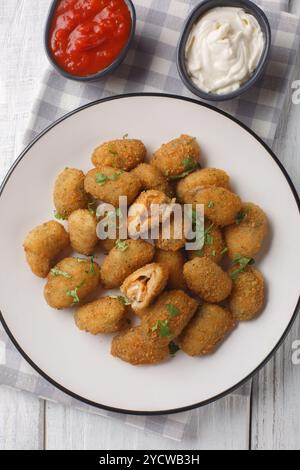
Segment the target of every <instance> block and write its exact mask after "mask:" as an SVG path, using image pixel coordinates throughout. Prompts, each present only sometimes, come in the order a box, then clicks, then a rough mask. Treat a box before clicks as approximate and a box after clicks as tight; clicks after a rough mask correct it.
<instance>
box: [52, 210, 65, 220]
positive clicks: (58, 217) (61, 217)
mask: <svg viewBox="0 0 300 470" xmlns="http://www.w3.org/2000/svg"><path fill="white" fill-rule="evenodd" d="M54 217H55V218H56V219H57V220H67V217H66V216H65V215H62V214H60V213H59V212H58V211H54Z"/></svg>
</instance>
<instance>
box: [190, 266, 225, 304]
mask: <svg viewBox="0 0 300 470" xmlns="http://www.w3.org/2000/svg"><path fill="white" fill-rule="evenodd" d="M183 274H184V277H185V280H186V283H187V286H188V288H189V289H190V290H191V292H193V293H194V294H197V295H199V296H200V297H201V298H202V299H203V300H204V301H205V302H211V303H217V302H222V301H223V300H225V299H227V297H229V295H230V293H231V290H232V280H231V279H230V277H229V276H228V274H227V273H225V272H224V271H223V270H222V269H221V268H220V266H218V265H217V264H216V263H214V262H213V261H212V260H211V259H210V258H206V257H205V258H195V259H193V260H192V261H188V262H187V263H186V264H185V265H184V268H183Z"/></svg>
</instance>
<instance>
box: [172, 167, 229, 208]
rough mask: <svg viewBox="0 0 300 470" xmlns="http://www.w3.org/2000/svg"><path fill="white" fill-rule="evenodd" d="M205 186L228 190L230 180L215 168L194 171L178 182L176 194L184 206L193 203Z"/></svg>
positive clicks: (224, 173)
mask: <svg viewBox="0 0 300 470" xmlns="http://www.w3.org/2000/svg"><path fill="white" fill-rule="evenodd" d="M207 186H217V187H221V188H225V189H230V178H229V176H228V175H227V173H226V172H225V171H223V170H219V169H217V168H203V169H202V170H198V171H195V172H194V173H191V174H190V175H188V176H186V178H183V179H182V180H181V181H179V182H178V184H177V188H176V192H177V196H178V198H179V200H180V201H181V202H182V203H184V204H189V203H192V202H193V198H194V197H195V195H196V194H197V193H198V192H199V191H201V190H202V189H203V188H205V187H207Z"/></svg>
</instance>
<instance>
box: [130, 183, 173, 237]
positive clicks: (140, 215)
mask: <svg viewBox="0 0 300 470" xmlns="http://www.w3.org/2000/svg"><path fill="white" fill-rule="evenodd" d="M154 205H156V206H161V207H157V209H159V213H158V214H157V217H155V218H153V217H152V213H151V208H152V206H154ZM171 212H172V200H171V199H170V198H169V197H168V196H166V194H165V193H163V192H161V191H157V190H153V189H152V190H149V191H144V192H142V193H141V194H140V195H139V197H138V198H137V199H136V200H135V202H134V203H133V204H132V206H131V207H130V208H129V212H128V231H129V234H130V236H131V237H132V238H134V236H135V235H136V234H137V233H138V234H139V233H144V232H145V231H149V230H150V228H151V227H154V226H155V225H156V226H158V225H159V223H160V222H163V221H164V220H165V218H166V217H168V215H169V214H170V213H171Z"/></svg>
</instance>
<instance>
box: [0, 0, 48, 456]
mask: <svg viewBox="0 0 300 470" xmlns="http://www.w3.org/2000/svg"><path fill="white" fill-rule="evenodd" d="M49 2H50V0H39V1H38V2H35V5H34V8H32V1H31V0H9V1H5V0H1V1H0V56H1V67H0V148H1V156H0V158H1V165H0V180H2V178H3V177H4V175H5V174H6V172H7V170H8V169H9V167H10V166H11V164H12V162H13V161H14V160H15V158H16V157H17V155H18V153H19V152H20V150H21V138H22V136H23V134H24V131H25V129H26V125H27V122H28V118H29V115H30V110H31V107H32V103H33V100H34V97H35V94H36V92H37V89H38V86H39V82H40V78H41V75H42V74H43V72H44V69H45V65H46V60H45V55H44V51H43V45H42V41H41V38H42V31H43V24H44V20H45V15H46V11H47V9H48V6H49ZM43 413H44V403H43V402H42V401H41V400H39V399H38V398H36V397H34V396H31V395H29V394H26V393H22V392H17V391H13V390H8V389H6V388H3V387H0V449H12V450H13V449H20V450H21V449H28V450H29V449H40V448H43V440H44V417H43Z"/></svg>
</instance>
